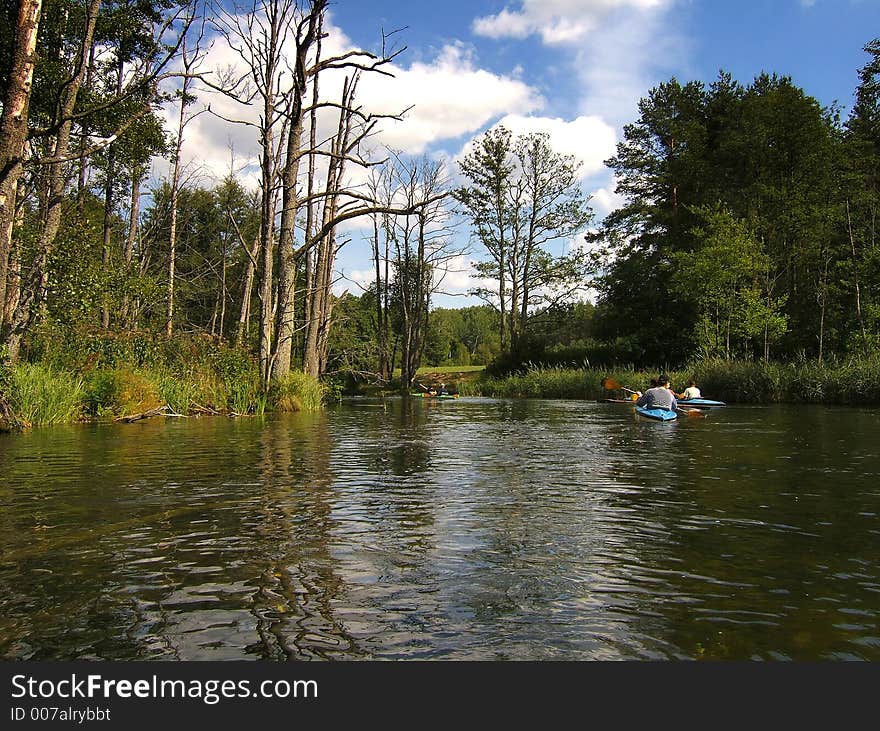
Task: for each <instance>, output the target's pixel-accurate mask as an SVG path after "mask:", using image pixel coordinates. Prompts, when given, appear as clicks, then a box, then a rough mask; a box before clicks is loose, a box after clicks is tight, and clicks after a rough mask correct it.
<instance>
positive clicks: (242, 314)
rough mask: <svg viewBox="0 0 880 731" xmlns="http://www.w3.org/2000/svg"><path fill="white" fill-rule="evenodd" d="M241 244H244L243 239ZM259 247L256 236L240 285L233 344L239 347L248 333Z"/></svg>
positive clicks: (258, 240)
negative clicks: (239, 307) (236, 324)
mask: <svg viewBox="0 0 880 731" xmlns="http://www.w3.org/2000/svg"><path fill="white" fill-rule="evenodd" d="M241 244H242V246H244V245H245V244H244V241H242V242H241ZM259 247H260V239H259V237H257V238H255V239H254V245H253V247H252V248H251V250H250V254H249V256H248V263H247V269H246V271H245V275H244V282H243V283H242V287H241V309H240V310H239V313H238V329H237V330H236V331H235V344H236V345H238V346H239V347H240V346H241V345H242V344H244V341H245V338H246V337H247V336H248V335H249V334H250V318H251V296H252V294H253V290H254V277H255V275H256V267H255V266H254V261H256V258H257V252H258V250H259Z"/></svg>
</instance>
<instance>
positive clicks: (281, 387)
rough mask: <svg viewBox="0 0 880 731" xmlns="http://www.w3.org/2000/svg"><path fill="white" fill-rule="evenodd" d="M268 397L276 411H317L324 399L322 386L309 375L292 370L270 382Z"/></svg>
mask: <svg viewBox="0 0 880 731" xmlns="http://www.w3.org/2000/svg"><path fill="white" fill-rule="evenodd" d="M270 399H271V402H272V405H273V406H274V408H275V409H276V410H278V411H319V410H320V409H321V404H322V402H323V400H324V387H323V386H322V385H321V383H320V382H319V381H317V380H315V379H314V378H312V377H311V376H309V375H307V374H305V373H301V372H298V371H293V372H291V373H290V374H288V376H287V377H286V378H285V379H284V380H283V381H276V382H275V383H273V384H272V388H271V392H270Z"/></svg>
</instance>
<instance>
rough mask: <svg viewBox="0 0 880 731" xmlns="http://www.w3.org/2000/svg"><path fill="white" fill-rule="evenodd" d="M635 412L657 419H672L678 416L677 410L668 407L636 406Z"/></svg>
mask: <svg viewBox="0 0 880 731" xmlns="http://www.w3.org/2000/svg"><path fill="white" fill-rule="evenodd" d="M636 413H637V414H641V415H642V416H645V417H647V418H649V419H656V420H657V421H672V420H673V419H677V418H678V412H677V411H672V410H670V409H649V408H647V407H646V406H636Z"/></svg>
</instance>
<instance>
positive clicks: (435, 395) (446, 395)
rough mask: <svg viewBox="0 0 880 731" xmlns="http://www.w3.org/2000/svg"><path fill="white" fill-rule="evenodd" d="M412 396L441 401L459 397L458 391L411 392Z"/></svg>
mask: <svg viewBox="0 0 880 731" xmlns="http://www.w3.org/2000/svg"><path fill="white" fill-rule="evenodd" d="M410 396H415V397H420V398H430V399H438V400H440V401H448V400H449V399H457V398H458V394H457V393H411V394H410Z"/></svg>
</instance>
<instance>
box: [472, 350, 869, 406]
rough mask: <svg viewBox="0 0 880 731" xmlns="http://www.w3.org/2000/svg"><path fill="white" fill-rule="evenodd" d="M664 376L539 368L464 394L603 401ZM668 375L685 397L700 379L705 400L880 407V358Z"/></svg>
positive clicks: (710, 366)
mask: <svg viewBox="0 0 880 731" xmlns="http://www.w3.org/2000/svg"><path fill="white" fill-rule="evenodd" d="M658 373H659V372H658V371H644V370H635V369H632V368H619V369H611V370H598V369H593V368H578V369H566V368H555V367H535V366H533V367H530V368H528V369H527V370H525V371H522V372H520V373H514V374H511V375H509V376H506V377H501V378H493V377H490V376H483V377H482V378H481V379H479V380H477V381H474V382H463V383H461V384H460V387H459V391H460V393H461V394H462V395H468V396H493V397H496V398H507V397H524V398H574V399H597V398H606V397H608V396H611V395H618V396H620V395H624V394H623V393H617V394H613V393H609V392H607V391H605V390H604V389H603V388H602V381H603V379H605V378H607V377H610V378H613V379H615V380H617V381H618V382H620V384H621V385H622V386H624V387H626V388H630V389H634V390H640V391H644V390H645V389H646V388H648V385H649V383H650V380H651V378H656V377H657V375H658ZM665 373H666V374H667V375H668V376H669V378H670V381H671V383H672V385H673V387H674V388H675V390H676V391H679V392H680V391H683V390H684V388H685V386H686V385H687V381H688V380H689V379H690V378H694V379H695V380H696V381H697V384H698V385H699V387H700V389H701V390H702V392H703V395H704V396H706V397H707V398H713V399H720V400H723V401H729V402H731V403H753V404H767V403H815V404H866V405H868V404H870V405H875V404H880V358H877V357H874V358H862V359H852V360H848V361H843V362H836V363H817V362H816V361H807V360H802V361H799V362H796V363H788V364H780V363H763V362H756V361H725V360H706V361H700V362H697V363H693V364H691V365H690V366H689V367H687V368H682V369H677V370H671V371H665Z"/></svg>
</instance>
